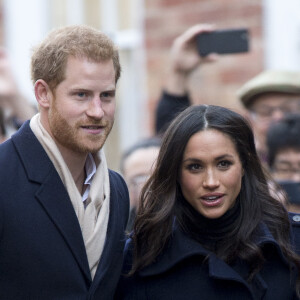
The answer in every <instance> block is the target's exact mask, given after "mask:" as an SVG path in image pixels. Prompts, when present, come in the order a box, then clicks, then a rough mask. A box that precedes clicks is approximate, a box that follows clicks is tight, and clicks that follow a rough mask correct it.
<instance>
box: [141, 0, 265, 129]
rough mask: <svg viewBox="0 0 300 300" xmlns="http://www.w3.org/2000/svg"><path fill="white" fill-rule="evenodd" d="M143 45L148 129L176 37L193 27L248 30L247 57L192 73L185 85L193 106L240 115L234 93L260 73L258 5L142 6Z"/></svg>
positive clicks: (255, 0)
mask: <svg viewBox="0 0 300 300" xmlns="http://www.w3.org/2000/svg"><path fill="white" fill-rule="evenodd" d="M145 5H146V7H145V45H146V51H147V52H146V53H147V76H148V78H147V88H148V97H149V98H148V109H149V113H150V118H149V119H150V124H149V126H150V128H151V130H153V121H154V109H155V107H156V103H157V100H158V98H159V95H160V92H161V89H162V87H163V82H164V71H165V66H166V63H167V59H168V53H169V49H170V47H171V44H172V41H173V40H174V38H175V37H177V36H178V35H180V34H181V33H182V32H184V31H185V30H186V29H187V28H188V27H190V26H192V25H194V24H196V23H210V24H215V25H216V27H217V28H219V29H221V28H238V27H247V28H249V30H250V48H251V49H250V52H249V53H247V54H236V55H226V56H225V55H224V56H220V58H219V60H218V61H217V62H215V63H212V64H209V65H205V66H203V67H202V68H201V69H199V70H197V71H196V72H195V73H194V74H193V75H192V76H191V80H190V84H189V86H190V93H191V97H192V100H193V102H194V103H209V104H216V105H223V106H227V107H230V108H233V109H236V110H238V111H240V112H243V109H242V107H241V105H240V104H239V102H238V100H237V98H236V91H237V89H238V88H239V87H240V86H241V85H242V84H243V83H245V82H246V81H247V80H248V79H250V78H251V77H253V76H255V75H256V74H258V73H259V72H260V71H262V69H263V49H262V4H261V1H259V0H146V1H145Z"/></svg>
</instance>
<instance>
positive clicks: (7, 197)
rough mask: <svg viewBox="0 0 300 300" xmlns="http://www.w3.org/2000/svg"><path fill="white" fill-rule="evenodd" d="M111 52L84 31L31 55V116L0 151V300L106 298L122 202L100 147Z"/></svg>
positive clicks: (51, 39) (120, 236)
mask: <svg viewBox="0 0 300 300" xmlns="http://www.w3.org/2000/svg"><path fill="white" fill-rule="evenodd" d="M120 70H121V67H120V63H119V55H118V51H117V50H116V47H115V45H114V44H113V43H112V41H111V40H110V39H109V38H108V37H107V36H105V35H104V34H103V33H101V32H99V31H98V30H95V29H93V28H91V27H88V26H84V25H76V26H67V27H64V28H61V29H56V30H54V31H52V32H51V33H50V34H49V35H48V36H47V37H46V38H45V40H44V41H43V42H42V43H41V44H40V45H39V46H38V47H36V48H35V50H34V52H33V55H32V60H31V75H32V81H33V83H34V92H35V97H36V100H37V102H38V106H39V113H38V114H37V115H35V116H34V117H33V118H32V119H31V120H30V121H27V122H26V123H25V124H24V125H23V126H22V127H21V129H20V130H19V131H18V132H17V133H16V134H15V135H13V137H12V138H11V139H10V140H8V141H6V142H5V143H3V144H2V145H1V146H0V165H1V171H0V187H1V188H0V191H1V193H0V299H72V300H73V299H112V297H113V294H114V289H115V286H116V284H117V281H118V278H119V276H120V269H121V266H122V250H123V246H124V240H125V237H124V229H125V227H126V223H127V219H128V212H129V199H128V191H127V188H126V185H125V183H124V181H123V179H122V178H121V177H120V175H119V174H117V173H115V172H113V171H111V170H109V169H108V168H107V165H106V159H105V155H104V152H103V149H102V148H103V145H104V143H105V141H106V138H107V136H108V134H109V133H110V130H111V128H112V126H113V123H114V114H115V107H116V100H115V94H116V84H117V81H118V79H119V77H120Z"/></svg>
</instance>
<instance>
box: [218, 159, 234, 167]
mask: <svg viewBox="0 0 300 300" xmlns="http://www.w3.org/2000/svg"><path fill="white" fill-rule="evenodd" d="M231 165H232V163H231V162H230V161H227V160H223V161H220V162H219V163H218V166H219V167H220V168H222V169H227V168H229V167H230V166H231Z"/></svg>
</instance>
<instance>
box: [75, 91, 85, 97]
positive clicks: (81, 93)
mask: <svg viewBox="0 0 300 300" xmlns="http://www.w3.org/2000/svg"><path fill="white" fill-rule="evenodd" d="M77 96H78V97H80V98H83V97H85V96H86V93H85V92H79V93H77Z"/></svg>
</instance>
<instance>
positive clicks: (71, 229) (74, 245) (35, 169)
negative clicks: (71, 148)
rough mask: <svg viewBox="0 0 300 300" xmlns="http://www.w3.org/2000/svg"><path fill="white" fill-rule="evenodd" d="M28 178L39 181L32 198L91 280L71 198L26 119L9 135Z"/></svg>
mask: <svg viewBox="0 0 300 300" xmlns="http://www.w3.org/2000/svg"><path fill="white" fill-rule="evenodd" d="M12 142H13V143H14V145H15V147H16V150H17V152H18V155H19V156H20V159H21V161H22V164H23V165H24V169H25V171H26V173H27V176H28V179H29V181H32V182H36V183H38V184H40V186H39V188H37V192H36V194H35V198H36V199H37V201H39V202H40V204H41V206H42V208H43V209H44V210H45V211H46V212H47V214H48V216H49V218H50V219H52V221H53V223H54V224H55V226H56V228H57V229H58V231H59V232H60V233H61V235H62V236H63V238H64V240H65V241H66V244H67V245H68V247H69V248H70V250H71V252H72V253H73V255H74V257H75V259H76V261H77V263H78V264H79V266H80V268H81V270H82V271H83V273H84V275H85V276H86V278H87V280H88V281H89V282H91V275H90V270H89V265H88V260H87V255H86V251H85V246H84V241H83V237H82V233H81V229H80V225H79V222H78V219H77V216H76V214H75V211H74V208H73V206H72V203H71V200H70V198H69V195H68V193H67V190H66V189H65V187H64V185H63V183H62V181H61V179H60V177H59V175H58V173H57V171H56V169H55V167H54V165H53V164H52V162H51V160H50V159H49V158H48V155H47V153H46V152H45V150H44V148H43V147H42V145H41V144H40V143H39V141H38V139H37V138H36V137H35V135H34V134H33V132H32V130H31V128H30V126H29V121H27V122H26V123H24V124H23V126H22V127H21V128H20V129H19V131H18V132H17V133H16V134H14V135H13V136H12Z"/></svg>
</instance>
